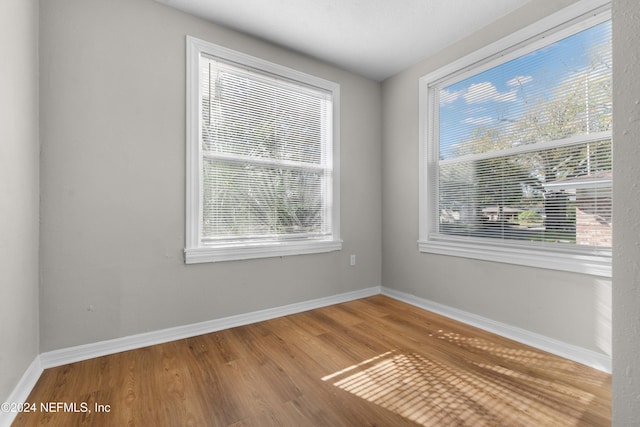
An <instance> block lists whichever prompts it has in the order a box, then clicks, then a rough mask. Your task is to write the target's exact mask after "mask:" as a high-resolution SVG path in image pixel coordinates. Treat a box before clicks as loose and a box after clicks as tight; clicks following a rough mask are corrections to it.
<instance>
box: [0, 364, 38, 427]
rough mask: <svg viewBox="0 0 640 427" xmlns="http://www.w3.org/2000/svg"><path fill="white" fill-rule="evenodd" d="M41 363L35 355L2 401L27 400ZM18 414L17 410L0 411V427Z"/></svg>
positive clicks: (17, 401) (11, 420)
mask: <svg viewBox="0 0 640 427" xmlns="http://www.w3.org/2000/svg"><path fill="white" fill-rule="evenodd" d="M43 370H44V369H43V368H42V364H41V363H40V356H36V357H35V359H33V362H31V364H30V365H29V367H28V368H27V370H26V371H24V374H23V375H22V378H20V381H18V384H17V385H16V387H15V388H14V389H13V391H12V392H11V394H10V395H9V397H8V398H7V399H6V400H4V401H3V402H6V403H9V404H13V403H16V404H17V403H24V402H26V401H27V398H28V397H29V393H31V390H33V387H35V385H36V383H37V382H38V379H40V375H42V371H43ZM17 416H18V412H5V411H0V427H9V426H10V425H11V423H13V420H15V419H16V417H17Z"/></svg>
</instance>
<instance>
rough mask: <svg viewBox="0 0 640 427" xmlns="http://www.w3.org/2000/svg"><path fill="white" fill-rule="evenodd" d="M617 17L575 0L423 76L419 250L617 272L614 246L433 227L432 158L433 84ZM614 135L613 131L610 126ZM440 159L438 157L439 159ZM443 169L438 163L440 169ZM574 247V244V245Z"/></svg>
mask: <svg viewBox="0 0 640 427" xmlns="http://www.w3.org/2000/svg"><path fill="white" fill-rule="evenodd" d="M608 19H611V10H610V4H609V1H608V0H586V1H581V2H578V3H575V4H573V5H571V6H569V7H567V8H565V9H562V10H561V11H559V12H557V13H555V14H553V15H550V16H549V17H547V18H545V19H543V20H540V21H538V22H536V23H534V24H532V25H530V26H528V27H525V28H523V29H522V30H519V31H517V32H515V33H513V34H511V35H509V36H507V37H505V38H503V39H501V40H498V41H497V42H495V43H492V44H490V45H488V46H486V47H484V48H482V49H479V50H477V51H475V52H473V53H471V54H469V55H467V56H464V57H462V58H460V59H458V60H457V61H454V62H452V63H451V64H448V65H446V66H444V67H442V68H440V69H438V70H435V71H434V72H431V73H429V74H427V75H425V76H423V77H421V78H420V79H419V84H418V86H419V87H418V90H419V140H420V144H419V201H418V205H419V208H418V209H419V224H418V228H419V238H418V250H419V251H420V252H425V253H433V254H440V255H449V256H458V257H464V258H473V259H479V260H486V261H495V262H502V263H508V264H516V265H522V266H528V267H537V268H545V269H552V270H561V271H570V272H576V273H582V274H589V275H594V276H603V277H611V251H610V250H603V251H602V252H601V253H599V254H596V255H594V252H593V248H591V247H590V248H589V249H588V251H589V253H587V250H582V248H580V247H576V245H571V246H570V247H568V246H564V245H562V244H557V245H544V247H542V245H536V244H535V243H532V242H530V243H524V242H516V241H513V242H511V241H508V240H507V241H500V242H499V243H498V242H491V241H489V242H488V241H487V240H486V239H481V238H466V237H465V238H464V239H461V238H457V237H456V236H445V235H442V234H435V233H433V226H434V218H433V217H432V213H431V209H430V207H431V206H432V204H433V203H434V201H436V200H437V187H436V183H435V182H433V181H434V180H432V179H431V178H430V176H429V173H430V171H431V170H432V168H433V165H431V164H430V161H433V160H432V159H438V153H437V152H435V151H436V150H437V149H438V144H437V142H434V141H435V138H436V132H435V127H437V124H436V123H437V114H438V109H437V105H436V99H435V97H434V96H433V94H432V92H433V90H430V89H429V88H430V87H431V86H433V85H435V84H436V83H439V82H440V81H442V80H443V79H445V78H447V79H448V78H450V77H451V76H456V77H457V78H459V79H462V78H464V77H467V76H468V75H471V74H477V73H479V72H482V71H484V70H486V69H488V68H491V67H493V66H494V65H496V63H498V62H500V63H503V62H506V61H507V60H509V59H513V58H515V57H517V56H520V55H523V54H524V52H525V51H529V52H530V51H533V50H536V49H539V48H540V47H542V46H544V45H547V44H548V43H549V38H551V39H552V40H554V39H558V40H559V39H561V38H564V37H566V36H568V35H570V34H573V33H575V32H578V31H580V30H581V29H585V28H587V27H589V26H591V25H594V23H597V22H604V21H606V20H608ZM607 133H609V135H610V132H607ZM436 161H437V160H436ZM436 170H437V169H436ZM569 249H570V250H569Z"/></svg>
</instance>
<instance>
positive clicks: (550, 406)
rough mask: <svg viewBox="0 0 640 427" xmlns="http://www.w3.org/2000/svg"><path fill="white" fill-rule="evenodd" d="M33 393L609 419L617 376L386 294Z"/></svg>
mask: <svg viewBox="0 0 640 427" xmlns="http://www.w3.org/2000/svg"><path fill="white" fill-rule="evenodd" d="M28 401H29V402H34V403H35V404H36V406H37V408H35V409H36V412H32V413H21V414H19V415H18V417H17V418H16V420H15V422H14V424H13V425H14V426H16V427H17V426H36V425H49V426H260V427H263V426H332V427H334V426H348V427H352V426H410V425H425V426H474V427H475V426H608V425H610V424H611V377H610V375H608V374H605V373H602V372H599V371H597V370H593V369H590V368H588V367H585V366H582V365H579V364H576V363H574V362H571V361H568V360H565V359H562V358H559V357H556V356H553V355H550V354H547V353H544V352H541V351H538V350H535V349H533V348H530V347H527V346H524V345H522V344H518V343H515V342H513V341H510V340H508V339H505V338H502V337H499V336H495V335H492V334H490V333H488V332H484V331H481V330H478V329H475V328H472V327H470V326H467V325H464V324H461V323H458V322H455V321H452V320H450V319H447V318H444V317H441V316H438V315H435V314H432V313H429V312H426V311H424V310H421V309H419V308H415V307H413V306H410V305H407V304H404V303H401V302H398V301H395V300H393V299H390V298H387V297H384V296H380V295H378V296H374V297H370V298H365V299H361V300H357V301H351V302H348V303H344V304H338V305H335V306H330V307H325V308H321V309H317V310H312V311H308V312H305V313H300V314H295V315H291V316H286V317H282V318H278V319H273V320H269V321H265V322H260V323H256V324H253V325H248V326H243V327H238V328H233V329H229V330H224V331H220V332H216V333H211V334H207V335H202V336H198V337H194V338H189V339H184V340H179V341H175V342H170V343H167V344H162V345H156V346H152V347H147V348H142V349H138V350H132V351H127V352H123V353H118V354H114V355H110V356H105V357H100V358H96V359H91V360H87V361H83V362H78V363H72V364H69V365H65V366H60V367H57V368H52V369H47V370H45V371H44V373H43V374H42V377H41V378H40V380H39V381H38V383H37V384H36V386H35V388H34V390H33V392H32V393H31V395H30V397H29V400H28ZM58 402H60V403H58ZM41 403H42V404H44V405H49V408H51V407H52V408H53V409H56V410H58V411H59V412H46V411H44V410H42V409H43V408H41V406H40V405H41ZM65 403H66V404H67V407H66V408H65V407H64V404H65ZM96 405H102V406H96ZM44 409H46V408H44ZM74 409H75V410H76V411H77V412H72V411H71V410H74ZM85 410H86V412H84V411H85ZM100 410H101V411H100Z"/></svg>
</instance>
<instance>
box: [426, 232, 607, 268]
mask: <svg viewBox="0 0 640 427" xmlns="http://www.w3.org/2000/svg"><path fill="white" fill-rule="evenodd" d="M418 249H419V251H420V252H426V253H433V254H439V255H450V256H457V257H464V258H473V259H480V260H485V261H495V262H502V263H507V264H516V265H523V266H527V267H537V268H545V269H551V270H560V271H570V272H574V273H581V274H589V275H593V276H601V277H611V256H610V255H591V254H586V253H577V252H576V253H567V252H562V251H558V250H552V249H550V248H530V247H529V248H528V247H524V245H522V246H521V245H497V244H485V243H476V242H474V243H470V242H460V241H452V240H447V239H442V240H420V241H418Z"/></svg>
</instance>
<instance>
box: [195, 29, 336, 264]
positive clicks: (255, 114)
mask: <svg viewBox="0 0 640 427" xmlns="http://www.w3.org/2000/svg"><path fill="white" fill-rule="evenodd" d="M187 56H188V57H187V64H188V65H187V67H188V69H187V97H188V99H187V214H186V220H187V225H186V233H187V239H186V240H187V244H186V248H185V260H186V262H187V263H196V262H211V261H225V260H235V259H246V258H258V257H270V256H282V255H296V254H305V253H317V252H328V251H333V250H339V249H341V240H340V217H339V212H340V209H339V168H338V166H339V158H338V155H339V146H338V142H339V141H338V135H339V129H338V125H339V123H338V117H339V114H338V112H339V110H338V108H339V86H338V85H337V84H336V83H333V82H329V81H326V80H324V79H320V78H318V77H314V76H310V75H308V74H305V73H302V72H299V71H296V70H292V69H290V68H286V67H283V66H280V65H277V64H273V63H270V62H267V61H264V60H262V59H258V58H254V57H251V56H248V55H245V54H242V53H239V52H235V51H232V50H229V49H226V48H223V47H220V46H216V45H213V44H211V43H207V42H204V41H202V40H198V39H195V38H192V37H188V38H187Z"/></svg>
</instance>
